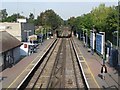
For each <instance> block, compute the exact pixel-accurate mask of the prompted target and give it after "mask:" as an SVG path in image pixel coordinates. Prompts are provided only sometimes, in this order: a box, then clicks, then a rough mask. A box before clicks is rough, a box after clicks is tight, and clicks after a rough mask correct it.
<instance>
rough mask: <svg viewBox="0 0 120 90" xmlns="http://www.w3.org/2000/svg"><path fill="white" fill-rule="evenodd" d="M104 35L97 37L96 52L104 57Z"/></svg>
mask: <svg viewBox="0 0 120 90" xmlns="http://www.w3.org/2000/svg"><path fill="white" fill-rule="evenodd" d="M103 42H104V35H103V34H97V35H96V51H97V52H98V53H100V54H102V55H103V46H104V43H103Z"/></svg>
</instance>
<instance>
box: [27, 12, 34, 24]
mask: <svg viewBox="0 0 120 90" xmlns="http://www.w3.org/2000/svg"><path fill="white" fill-rule="evenodd" d="M28 22H29V23H35V20H34V14H33V13H30V15H29V19H28Z"/></svg>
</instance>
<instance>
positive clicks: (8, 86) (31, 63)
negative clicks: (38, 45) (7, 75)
mask: <svg viewBox="0 0 120 90" xmlns="http://www.w3.org/2000/svg"><path fill="white" fill-rule="evenodd" d="M52 42H53V41H52ZM52 42H50V43H52ZM49 45H50V44H48V45H47V47H48V46H49ZM47 47H46V48H47ZM46 48H45V49H46ZM45 49H44V50H45ZM44 50H43V51H44ZM40 54H41V53H40ZM40 54H38V55H37V57H36V58H35V59H34V60H33V61H32V62H31V63H30V64H28V66H27V67H26V68H25V69H24V70H23V71H22V72H21V73H20V75H19V76H17V77H16V79H14V81H13V82H12V83H11V84H10V85H9V86H8V87H7V89H6V90H8V88H10V87H11V86H12V85H13V84H14V83H15V82H16V81H17V79H18V78H19V77H20V76H21V75H22V74H23V73H24V72H25V71H26V69H27V68H28V67H29V66H30V65H31V64H32V63H33V62H34V61H35V60H36V59H37V58H38V57H39V55H40Z"/></svg>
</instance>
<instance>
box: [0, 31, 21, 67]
mask: <svg viewBox="0 0 120 90" xmlns="http://www.w3.org/2000/svg"><path fill="white" fill-rule="evenodd" d="M21 45H22V43H21V42H20V41H19V40H18V39H16V38H15V37H14V36H12V35H10V34H9V33H8V32H6V31H0V68H2V69H5V68H7V67H10V66H11V65H13V64H15V63H16V62H18V61H19V60H20V46H21Z"/></svg>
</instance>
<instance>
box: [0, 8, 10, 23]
mask: <svg viewBox="0 0 120 90" xmlns="http://www.w3.org/2000/svg"><path fill="white" fill-rule="evenodd" d="M7 16H8V13H7V11H6V9H3V10H0V18H1V20H0V21H2V22H3V21H4V20H5V19H6V18H7Z"/></svg>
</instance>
